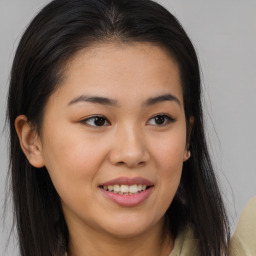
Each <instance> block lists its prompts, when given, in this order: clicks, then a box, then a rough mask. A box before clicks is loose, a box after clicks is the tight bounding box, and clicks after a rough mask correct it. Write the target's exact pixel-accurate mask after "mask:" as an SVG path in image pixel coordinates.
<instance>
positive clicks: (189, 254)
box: [169, 225, 198, 256]
mask: <svg viewBox="0 0 256 256" xmlns="http://www.w3.org/2000/svg"><path fill="white" fill-rule="evenodd" d="M197 243H198V242H197V239H196V238H195V234H194V228H193V226H192V225H187V226H185V227H184V228H182V229H181V230H180V231H179V233H178V236H177V237H176V239H175V242H174V248H173V250H172V252H171V254H170V255H169V256H198V249H197Z"/></svg>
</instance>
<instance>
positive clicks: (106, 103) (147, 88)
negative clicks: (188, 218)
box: [40, 43, 188, 237]
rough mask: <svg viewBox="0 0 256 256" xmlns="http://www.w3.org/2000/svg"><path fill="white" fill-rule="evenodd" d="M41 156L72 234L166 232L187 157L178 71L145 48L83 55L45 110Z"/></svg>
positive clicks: (158, 51)
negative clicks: (165, 220) (167, 215)
mask: <svg viewBox="0 0 256 256" xmlns="http://www.w3.org/2000/svg"><path fill="white" fill-rule="evenodd" d="M40 153H41V157H42V161H43V163H44V165H45V166H46V168H47V170H48V172H49V174H50V177H51V179H52V182H53V184H54V186H55V188H56V190H57V192H58V193H59V195H60V198H61V202H62V207H63V211H64V215H65V218H66V221H67V224H68V227H69V230H70V232H71V234H72V232H73V233H75V232H76V231H77V230H79V229H83V230H86V232H87V233H89V234H90V233H93V232H96V233H99V234H108V235H110V234H111V235H113V236H116V237H132V236H136V235H138V234H142V233H143V232H148V231H149V230H150V229H154V228H156V227H159V226H160V225H162V222H163V216H164V214H165V212H166V210H167V208H168V207H169V205H170V204H171V202H172V199H173V197H174V195H175V193H176V190H177V188H178V185H179V183H180V178H181V172H182V165H183V162H184V161H185V160H186V159H187V158H188V154H187V151H186V121H185V115H184V107H183V96H182V88H181V81H180V77H179V69H178V65H177V64H176V62H175V61H174V60H173V59H172V58H171V56H170V55H169V54H167V52H166V51H165V50H163V49H162V48H160V47H157V46H153V45H151V44H146V43H142V44H139V43H134V44H129V45H121V44H102V45H96V46H94V47H92V48H90V49H85V50H83V51H80V52H79V53H77V55H76V56H75V57H74V58H73V59H72V60H71V61H70V62H69V63H68V67H67V69H66V71H65V74H64V80H63V81H62V84H61V85H60V87H59V89H58V90H57V91H56V92H55V93H54V94H53V95H52V96H51V97H50V98H49V101H48V103H47V105H46V108H45V114H44V119H43V124H42V131H41V135H40Z"/></svg>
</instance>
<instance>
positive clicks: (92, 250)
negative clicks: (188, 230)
mask: <svg viewBox="0 0 256 256" xmlns="http://www.w3.org/2000/svg"><path fill="white" fill-rule="evenodd" d="M172 248H173V239H172V238H171V237H170V236H165V237H164V236H163V222H162V223H158V224H157V225H155V226H154V227H152V228H151V229H150V230H148V231H147V232H144V233H143V234H139V235H136V236H135V237H125V238H124V237H115V236H113V235H111V234H109V233H107V234H105V233H104V232H95V231H94V230H90V231H89V230H88V229H86V230H84V231H83V230H81V229H80V230H79V232H78V230H77V229H76V232H74V233H73V232H72V229H71V230H70V245H69V251H70V252H69V256H88V255H95V256H117V255H118V256H135V255H136V256H143V255H147V256H155V255H159V256H168V255H169V254H170V252H171V250H172Z"/></svg>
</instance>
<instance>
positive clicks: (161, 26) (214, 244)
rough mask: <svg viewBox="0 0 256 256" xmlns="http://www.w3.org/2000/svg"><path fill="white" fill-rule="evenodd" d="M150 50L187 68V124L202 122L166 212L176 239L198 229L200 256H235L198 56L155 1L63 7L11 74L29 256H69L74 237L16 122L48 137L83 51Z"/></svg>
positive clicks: (18, 185)
mask: <svg viewBox="0 0 256 256" xmlns="http://www.w3.org/2000/svg"><path fill="white" fill-rule="evenodd" d="M112 41H113V42H116V41H119V42H122V43H128V44H129V42H149V43H152V44H155V45H158V46H160V47H164V48H165V49H166V50H167V51H169V53H170V54H171V55H172V56H173V58H174V59H175V60H176V61H177V63H178V65H179V71H180V77H181V81H182V89H183V98H184V107H185V115H186V121H187V123H188V121H189V119H190V117H194V126H193V130H192V133H191V135H190V138H189V140H190V151H191V158H190V159H189V160H188V161H187V162H185V163H184V166H183V171H182V178H181V183H180V186H179V188H178V191H177V193H176V196H175V198H174V200H173V202H172V204H171V205H170V207H169V209H168V210H167V212H166V229H167V231H168V232H170V233H171V234H172V235H173V236H174V237H175V236H176V235H177V233H178V231H179V229H180V228H181V227H182V226H183V225H185V224H187V223H190V224H191V225H192V226H193V227H194V231H195V236H196V237H197V239H198V241H199V250H200V253H201V254H200V255H203V256H218V255H227V250H228V245H227V244H228V240H229V226H228V221H227V216H226V213H225V209H224V206H223V202H222V198H221V194H220V191H219V187H218V184H217V181H216V177H215V174H214V170H213V167H212V163H211V159H210V157H209V153H208V149H207V144H206V139H205V133H204V121H203V113H202V105H201V85H200V83H201V82H200V70H199V64H198V60H197V55H196V52H195V50H194V47H193V45H192V43H191V41H190V40H189V38H188V36H187V34H186V33H185V31H184V30H183V28H182V26H181V25H180V23H179V22H178V21H177V19H176V18H175V17H174V16H173V15H172V14H170V13H169V12H168V11H167V10H166V9H165V8H163V7H162V6H160V5H159V4H157V3H156V2H154V1H150V0H55V1H52V2H51V3H49V4H48V5H47V6H46V7H45V8H43V9H42V10H41V12H40V13H39V14H38V15H37V16H36V17H35V18H34V19H33V21H32V22H31V24H30V25H29V26H28V28H27V29H26V31H25V33H24V35H23V37H22V38H21V41H20V43H19V46H18V49H17V52H16V55H15V58H14V61H13V66H12V71H11V80H10V89H9V98H8V113H7V116H8V121H9V128H10V185H11V191H12V197H13V204H14V221H15V225H16V228H17V233H18V239H19V246H20V252H21V255H22V256H35V255H36V256H53V255H54V256H63V253H64V252H65V251H66V250H67V247H68V242H69V233H68V228H67V226H66V222H65V219H64V216H63V213H62V208H61V204H60V199H59V196H58V194H57V192H56V190H55V188H54V186H53V184H52V182H51V179H50V177H49V175H48V172H47V170H46V169H45V168H42V170H40V171H38V170H36V169H35V168H34V167H33V166H31V165H30V164H29V162H28V160H27V159H26V157H25V155H24V154H23V152H22V150H21V148H20V146H19V139H18V136H17V134H16V131H15V127H14V122H15V118H16V117H17V116H18V115H21V114H24V115H26V116H27V118H28V121H29V122H30V123H31V124H32V125H33V126H34V127H35V129H36V131H37V132H38V133H39V134H40V128H41V122H42V120H43V115H44V107H45V105H46V103H47V100H48V98H49V96H50V95H51V94H52V93H53V92H54V91H55V90H56V88H57V87H58V86H59V84H60V81H61V79H62V75H63V70H64V66H65V64H67V62H68V61H69V59H70V58H71V57H72V56H73V55H74V54H75V53H76V52H77V51H79V50H81V49H83V48H86V47H88V46H91V45H92V44H94V43H99V42H103V43H104V42H112Z"/></svg>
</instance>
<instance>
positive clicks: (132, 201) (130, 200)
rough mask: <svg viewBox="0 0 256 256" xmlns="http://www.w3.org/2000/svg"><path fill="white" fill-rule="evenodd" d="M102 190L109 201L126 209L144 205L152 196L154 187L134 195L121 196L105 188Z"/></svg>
mask: <svg viewBox="0 0 256 256" xmlns="http://www.w3.org/2000/svg"><path fill="white" fill-rule="evenodd" d="M100 189H101V191H102V192H103V193H104V195H105V196H106V197H107V198H108V199H110V200H112V201H113V202H115V203H116V204H118V205H120V206H124V207H133V206H137V205H140V204H141V203H143V202H144V201H145V200H146V199H147V198H148V197H149V196H150V194H151V192H152V190H153V187H150V188H148V189H146V190H144V191H142V192H139V193H136V194H132V195H120V194H116V193H113V192H109V191H106V190H104V189H103V188H100Z"/></svg>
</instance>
